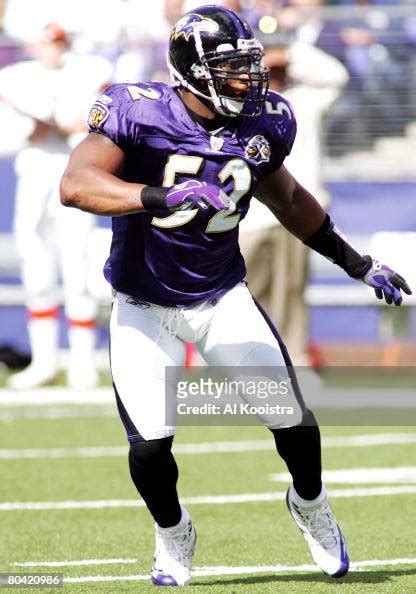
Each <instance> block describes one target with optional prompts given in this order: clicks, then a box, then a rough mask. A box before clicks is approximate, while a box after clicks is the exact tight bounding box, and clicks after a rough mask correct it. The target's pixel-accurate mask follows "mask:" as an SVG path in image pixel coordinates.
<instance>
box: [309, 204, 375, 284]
mask: <svg viewBox="0 0 416 594" xmlns="http://www.w3.org/2000/svg"><path fill="white" fill-rule="evenodd" d="M303 243H304V244H305V245H307V246H308V247H310V248H312V249H313V250H315V251H316V252H318V253H319V254H322V256H325V258H328V260H331V262H334V264H338V266H340V267H341V268H343V269H344V270H345V272H346V273H347V274H349V276H352V277H353V278H362V277H363V276H364V275H365V274H366V272H368V270H369V269H370V268H371V265H372V259H371V257H370V256H362V255H361V254H359V253H358V252H357V251H356V250H355V249H354V248H353V247H352V246H351V245H350V244H349V243H348V242H347V241H346V239H344V238H343V237H342V235H341V234H340V233H339V232H338V231H337V229H336V228H335V227H334V223H333V222H332V221H331V219H330V217H329V215H328V214H327V215H326V217H325V220H324V222H323V223H322V225H321V226H320V227H319V229H318V230H317V231H315V233H313V235H311V237H309V238H308V239H305V240H304V242H303Z"/></svg>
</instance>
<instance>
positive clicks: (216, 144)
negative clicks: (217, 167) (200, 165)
mask: <svg viewBox="0 0 416 594" xmlns="http://www.w3.org/2000/svg"><path fill="white" fill-rule="evenodd" d="M209 143H210V145H211V148H212V150H213V151H220V150H221V149H222V145H223V144H224V139H223V138H218V136H210V139H209Z"/></svg>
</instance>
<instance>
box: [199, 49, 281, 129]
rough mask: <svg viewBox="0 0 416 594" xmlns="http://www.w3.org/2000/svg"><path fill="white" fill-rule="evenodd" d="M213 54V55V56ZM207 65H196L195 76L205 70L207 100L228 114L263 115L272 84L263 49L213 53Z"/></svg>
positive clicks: (207, 56)
mask: <svg viewBox="0 0 416 594" xmlns="http://www.w3.org/2000/svg"><path fill="white" fill-rule="evenodd" d="M210 54H212V55H210ZM210 54H206V55H205V56H204V64H203V65H202V64H201V65H198V64H197V65H196V66H197V69H196V72H194V76H195V78H197V73H198V72H199V71H200V68H198V66H202V70H205V81H206V89H207V91H208V94H205V97H206V98H207V99H210V100H211V101H212V103H213V106H214V108H215V109H216V111H218V112H219V113H221V114H222V115H226V116H231V117H232V116H238V115H242V116H246V117H254V116H257V115H259V114H260V112H261V110H262V106H263V103H264V100H265V97H266V94H267V90H268V86H269V70H268V69H267V68H266V67H265V66H264V65H263V52H262V50H261V49H260V48H257V49H251V50H250V51H244V50H236V51H235V50H234V51H233V50H231V51H226V52H211V53H210Z"/></svg>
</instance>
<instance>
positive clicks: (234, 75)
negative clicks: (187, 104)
mask: <svg viewBox="0 0 416 594" xmlns="http://www.w3.org/2000/svg"><path fill="white" fill-rule="evenodd" d="M263 53H264V52H263V47H262V45H261V43H260V42H259V41H258V40H257V39H256V38H255V37H254V34H253V31H252V29H251V27H250V25H249V24H248V23H246V22H245V21H244V20H243V19H241V18H240V17H239V16H237V15H236V14H235V13H234V12H233V11H232V10H229V9H227V8H223V7H220V6H201V7H200V8H196V9H195V10H193V11H192V12H188V13H187V14H185V15H184V16H183V17H182V18H181V19H180V20H179V21H178V22H177V23H176V25H175V27H174V28H173V30H172V33H171V36H170V40H169V54H168V66H169V69H170V71H171V74H172V76H173V79H174V80H176V81H177V82H179V84H180V85H182V86H183V87H185V88H186V89H189V90H190V91H191V92H192V93H195V94H196V95H198V96H199V97H201V98H204V99H206V100H208V101H210V102H211V103H212V105H213V107H214V109H215V110H216V111H217V112H218V113H220V114H221V115H225V116H238V115H243V116H256V115H259V114H260V113H261V111H262V107H263V104H264V101H265V99H266V94H267V89H268V86H269V70H268V69H267V68H266V67H265V66H264V64H263Z"/></svg>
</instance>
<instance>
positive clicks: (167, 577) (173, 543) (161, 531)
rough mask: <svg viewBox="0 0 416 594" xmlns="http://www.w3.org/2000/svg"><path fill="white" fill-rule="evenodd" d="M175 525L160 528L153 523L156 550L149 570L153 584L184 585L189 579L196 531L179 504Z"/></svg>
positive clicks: (187, 514) (185, 511)
mask: <svg viewBox="0 0 416 594" xmlns="http://www.w3.org/2000/svg"><path fill="white" fill-rule="evenodd" d="M181 509H182V518H181V521H180V522H179V524H177V526H173V527H172V528H161V527H160V526H158V525H157V524H155V537H156V550H155V559H154V563H153V567H152V571H151V580H152V583H153V584H154V585H155V586H186V584H188V583H189V581H190V579H191V567H192V559H193V556H194V552H195V545H196V532H195V529H194V527H193V525H192V520H191V517H190V515H189V513H188V512H187V510H186V509H185V508H184V507H183V506H181Z"/></svg>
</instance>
